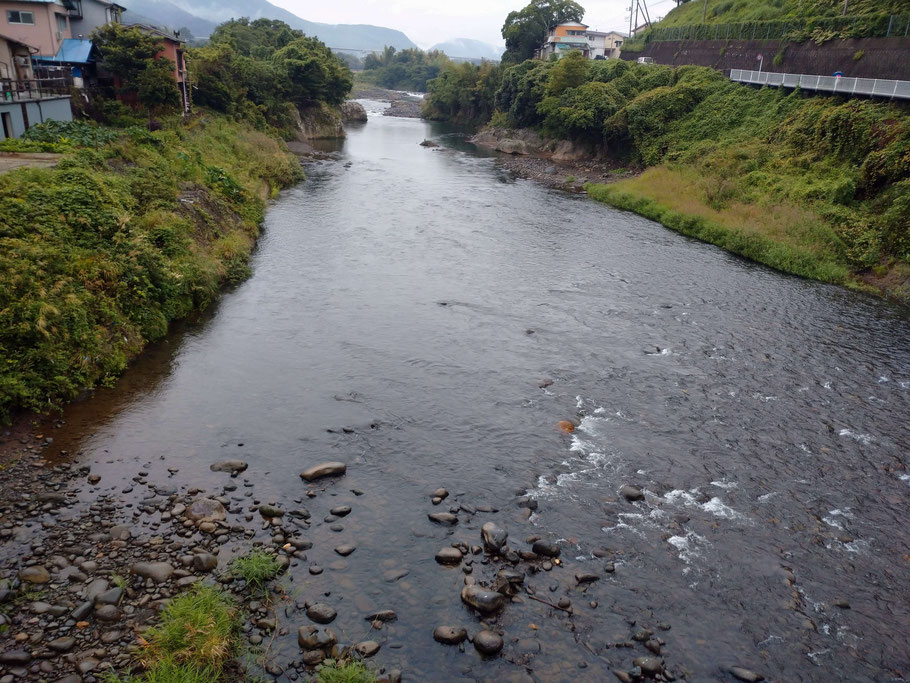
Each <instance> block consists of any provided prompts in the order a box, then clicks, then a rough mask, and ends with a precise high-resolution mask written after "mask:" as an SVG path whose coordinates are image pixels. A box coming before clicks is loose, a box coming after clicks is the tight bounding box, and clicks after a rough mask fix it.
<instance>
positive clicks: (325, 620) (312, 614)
mask: <svg viewBox="0 0 910 683" xmlns="http://www.w3.org/2000/svg"><path fill="white" fill-rule="evenodd" d="M306 615H307V616H308V617H309V618H310V619H312V620H313V621H315V622H316V623H317V624H330V623H332V622H333V621H334V620H335V617H336V616H338V612H336V611H335V610H334V609H332V608H331V607H329V606H328V605H326V604H325V603H322V602H317V603H313V604H312V605H310V606H309V607H307V610H306Z"/></svg>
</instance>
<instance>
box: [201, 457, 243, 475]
mask: <svg viewBox="0 0 910 683" xmlns="http://www.w3.org/2000/svg"><path fill="white" fill-rule="evenodd" d="M247 467H249V465H247V464H246V463H245V462H244V461H243V460H219V461H218V462H216V463H212V464H211V465H210V466H209V469H210V470H211V471H212V472H229V473H230V474H239V473H240V472H245V471H246V468H247Z"/></svg>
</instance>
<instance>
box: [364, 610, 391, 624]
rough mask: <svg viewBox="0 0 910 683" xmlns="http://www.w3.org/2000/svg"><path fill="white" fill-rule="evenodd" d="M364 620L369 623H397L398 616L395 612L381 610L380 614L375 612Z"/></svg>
mask: <svg viewBox="0 0 910 683" xmlns="http://www.w3.org/2000/svg"><path fill="white" fill-rule="evenodd" d="M364 619H366V620H367V621H382V622H388V621H395V620H396V619H398V615H397V614H395V611H394V610H390V609H383V610H379V611H378V612H373V613H372V614H369V615H367V616H366V617H364Z"/></svg>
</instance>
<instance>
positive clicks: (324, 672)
mask: <svg viewBox="0 0 910 683" xmlns="http://www.w3.org/2000/svg"><path fill="white" fill-rule="evenodd" d="M316 677H317V680H318V681H319V682H320V683H374V681H375V680H376V677H375V676H374V675H373V674H372V672H371V671H370V670H369V669H367V668H366V666H365V665H364V663H363V662H358V661H353V660H344V661H337V660H335V661H333V660H329V661H328V663H327V664H324V665H323V667H322V668H321V669H320V670H319V672H318V673H317V675H316Z"/></svg>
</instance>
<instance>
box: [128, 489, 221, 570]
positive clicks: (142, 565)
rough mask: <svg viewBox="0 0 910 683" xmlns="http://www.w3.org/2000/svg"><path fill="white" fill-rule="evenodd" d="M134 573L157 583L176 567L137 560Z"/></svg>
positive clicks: (165, 563)
mask: <svg viewBox="0 0 910 683" xmlns="http://www.w3.org/2000/svg"><path fill="white" fill-rule="evenodd" d="M219 504H220V503H219ZM133 573H134V574H137V575H139V576H141V577H143V578H146V579H151V580H152V581H154V582H155V583H163V582H164V581H167V580H168V579H169V578H171V574H173V573H174V567H173V566H171V565H170V564H168V563H167V562H137V563H136V564H134V565H133Z"/></svg>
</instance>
